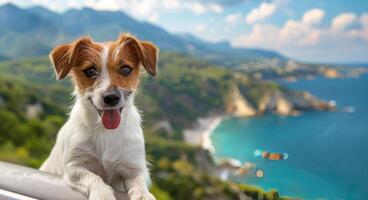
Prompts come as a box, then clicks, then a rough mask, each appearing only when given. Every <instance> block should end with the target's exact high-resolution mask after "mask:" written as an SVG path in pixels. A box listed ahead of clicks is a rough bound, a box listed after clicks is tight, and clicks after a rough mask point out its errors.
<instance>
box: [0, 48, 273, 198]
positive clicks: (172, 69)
mask: <svg viewBox="0 0 368 200" xmlns="http://www.w3.org/2000/svg"><path fill="white" fill-rule="evenodd" d="M0 71H1V72H2V73H1V75H0V121H1V126H0V160H5V161H9V162H13V163H18V164H23V165H28V166H32V167H38V166H39V165H40V164H41V163H42V161H43V160H44V159H45V158H46V156H47V155H48V153H49V151H50V148H51V147H52V145H53V143H54V140H55V136H56V133H57V131H58V129H59V128H60V126H61V125H62V124H63V123H64V121H65V119H66V118H67V110H68V109H67V107H68V105H69V104H70V103H71V102H72V101H71V100H72V98H71V96H70V95H69V94H70V92H71V84H70V83H69V82H68V81H62V82H56V81H55V80H54V78H53V70H52V69H51V68H50V66H49V61H48V60H47V58H43V57H42V58H34V59H28V60H20V61H8V62H2V63H0ZM233 84H238V85H242V87H247V88H248V87H249V89H250V90H249V91H250V92H249V94H247V95H248V96H250V97H251V99H253V101H257V99H258V98H259V95H260V94H259V93H257V92H256V91H257V90H254V91H253V90H252V88H262V91H263V90H267V89H272V88H274V87H277V85H274V84H271V83H263V82H254V81H253V80H251V79H249V78H248V77H247V76H246V75H244V74H241V73H240V72H237V73H234V72H231V71H229V70H227V69H225V68H221V67H214V66H212V65H211V64H208V63H207V62H203V61H198V60H195V59H194V58H192V57H189V56H185V55H180V54H173V53H163V54H162V55H161V60H160V63H159V76H158V77H157V78H151V77H149V76H146V75H145V76H144V77H143V80H142V85H141V90H140V92H139V94H138V95H137V97H136V100H137V104H138V106H139V108H141V109H142V110H143V111H144V120H145V122H144V125H145V137H146V141H147V154H148V159H149V161H150V162H151V163H152V173H153V181H154V187H153V189H152V190H153V192H154V193H155V195H156V196H158V199H179V200H180V199H183V200H184V199H185V200H186V199H240V198H241V197H242V196H244V195H247V196H251V197H254V198H258V199H274V198H278V193H277V192H276V191H270V192H268V193H265V192H263V191H262V189H260V188H257V187H253V186H247V185H239V184H235V183H232V182H224V181H221V180H219V179H218V178H216V177H213V176H211V175H210V174H209V173H208V172H209V171H210V169H209V168H208V166H211V165H213V163H212V159H211V158H210V156H209V154H208V152H207V151H205V150H202V149H201V148H199V147H196V146H190V145H187V144H184V143H183V142H182V141H181V131H182V130H183V129H184V128H187V127H190V126H192V124H193V123H194V121H195V120H196V118H198V117H200V116H206V115H208V114H210V113H213V112H224V105H225V101H226V98H227V95H228V93H229V89H230V88H231V86H232V85H233ZM160 121H168V122H169V124H170V125H171V126H172V128H173V130H172V131H171V132H168V131H167V130H163V129H155V128H153V127H154V126H155V124H157V122H160Z"/></svg>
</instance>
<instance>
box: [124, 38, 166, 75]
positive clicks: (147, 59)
mask: <svg viewBox="0 0 368 200" xmlns="http://www.w3.org/2000/svg"><path fill="white" fill-rule="evenodd" d="M119 43H120V44H122V45H123V46H129V45H131V46H132V47H133V48H134V49H135V51H136V52H137V54H138V57H139V60H140V62H141V63H142V65H143V67H144V68H145V69H146V71H147V72H148V73H149V74H151V75H152V76H155V75H156V73H157V72H156V65H157V57H158V51H159V50H158V48H157V47H156V46H155V45H154V44H152V43H151V42H148V41H139V40H138V39H137V38H135V37H134V36H132V35H129V34H121V35H120V38H119Z"/></svg>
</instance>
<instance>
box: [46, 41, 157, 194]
mask: <svg viewBox="0 0 368 200" xmlns="http://www.w3.org/2000/svg"><path fill="white" fill-rule="evenodd" d="M158 51H159V50H158V48H157V47H156V46H155V45H154V44H152V43H151V42H148V41H140V40H139V39H137V38H136V37H134V36H132V35H130V34H121V35H120V36H119V38H118V39H117V40H115V41H110V42H104V43H98V42H94V41H93V40H92V39H91V38H90V37H82V38H80V39H77V40H76V41H74V42H72V43H68V44H63V45H59V46H57V47H55V48H54V49H53V50H52V51H51V53H50V60H51V62H52V65H53V68H54V70H55V74H56V78H57V79H58V80H60V79H63V78H65V77H66V76H70V77H71V80H72V82H73V84H74V86H75V89H74V92H73V95H74V96H75V102H74V105H73V107H72V109H71V112H70V115H69V119H68V120H67V122H66V123H65V124H64V125H63V127H62V128H61V129H60V131H59V133H58V136H57V139H56V143H55V145H54V147H53V148H52V151H51V153H50V155H49V157H48V158H47V159H46V161H45V162H44V163H43V164H42V166H41V167H40V170H41V171H46V172H50V173H54V174H59V175H62V176H63V178H64V179H65V180H66V181H67V183H68V184H69V185H70V186H71V187H72V188H73V189H75V190H77V191H79V192H81V193H83V194H84V195H86V197H87V198H88V199H89V200H115V197H114V190H118V191H126V192H128V196H129V198H130V199H131V200H138V199H139V200H141V199H144V200H154V199H155V197H154V196H153V195H152V194H151V193H150V192H149V190H148V187H149V185H150V176H149V170H148V167H147V162H146V158H145V147H144V138H143V131H142V128H141V117H140V114H139V112H138V110H137V108H136V107H135V105H134V96H135V93H136V91H137V88H138V85H139V76H140V71H141V68H142V66H143V67H144V68H145V70H146V71H147V72H148V73H149V74H150V75H152V76H155V75H156V65H157V59H158Z"/></svg>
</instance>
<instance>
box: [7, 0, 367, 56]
mask: <svg viewBox="0 0 368 200" xmlns="http://www.w3.org/2000/svg"><path fill="white" fill-rule="evenodd" d="M9 1H10V2H14V3H16V4H18V5H20V6H23V7H29V6H32V5H43V6H46V7H48V8H49V9H51V10H54V11H57V12H63V11H65V10H66V9H68V8H81V7H86V6H87V7H92V8H95V9H99V10H121V11H124V12H126V13H128V14H129V15H131V16H133V17H134V18H136V19H139V20H142V21H150V22H152V23H154V24H156V25H159V26H161V27H163V28H165V29H166V30H168V31H170V32H173V33H191V34H193V35H195V36H197V37H199V38H201V39H204V40H208V41H222V40H227V41H229V42H230V43H231V44H232V45H233V46H235V47H257V48H264V49H272V50H276V51H278V52H281V53H282V54H284V55H286V56H288V57H291V58H294V59H298V60H303V61H315V62H330V63H331V62H368V1H367V0H319V1H318V0H268V1H261V0H141V1H139V0H84V1H82V0H0V3H5V2H9Z"/></svg>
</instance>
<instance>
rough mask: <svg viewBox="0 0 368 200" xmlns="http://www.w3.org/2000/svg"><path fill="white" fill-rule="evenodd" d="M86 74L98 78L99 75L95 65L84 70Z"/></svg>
mask: <svg viewBox="0 0 368 200" xmlns="http://www.w3.org/2000/svg"><path fill="white" fill-rule="evenodd" d="M83 72H84V74H85V75H86V76H87V77H88V78H93V79H95V78H97V77H98V71H97V69H96V68H95V67H89V68H87V69H85V70H83Z"/></svg>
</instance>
